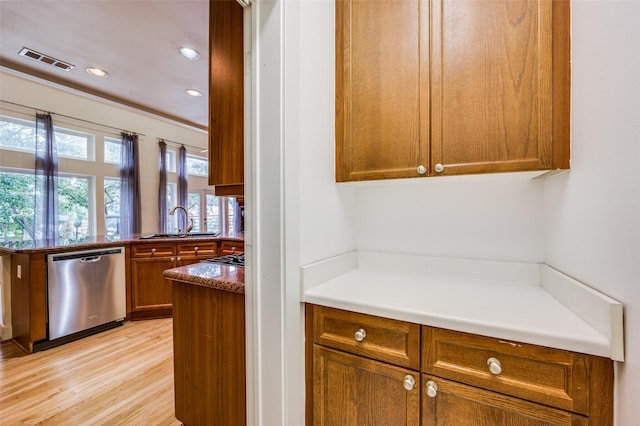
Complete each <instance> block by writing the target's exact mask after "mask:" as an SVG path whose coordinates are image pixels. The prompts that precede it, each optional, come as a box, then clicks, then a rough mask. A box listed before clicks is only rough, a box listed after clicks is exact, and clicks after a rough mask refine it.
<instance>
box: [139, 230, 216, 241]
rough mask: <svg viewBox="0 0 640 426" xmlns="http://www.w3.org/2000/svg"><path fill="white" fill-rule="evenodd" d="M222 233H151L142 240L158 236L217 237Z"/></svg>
mask: <svg viewBox="0 0 640 426" xmlns="http://www.w3.org/2000/svg"><path fill="white" fill-rule="evenodd" d="M218 235H220V234H219V233H218V232H189V233H188V234H187V235H184V234H183V233H179V234H178V233H173V234H150V235H145V236H144V237H140V239H141V240H150V239H156V238H195V237H217V236H218Z"/></svg>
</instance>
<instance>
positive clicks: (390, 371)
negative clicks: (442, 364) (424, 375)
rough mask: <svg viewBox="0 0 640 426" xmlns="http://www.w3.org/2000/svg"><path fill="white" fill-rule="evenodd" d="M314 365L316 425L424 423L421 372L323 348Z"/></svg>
mask: <svg viewBox="0 0 640 426" xmlns="http://www.w3.org/2000/svg"><path fill="white" fill-rule="evenodd" d="M314 364H315V366H316V368H315V375H314V392H315V395H314V400H315V401H316V405H315V408H314V425H322V426H337V425H340V426H362V425H385V426H386V425H390V426H392V425H398V426H401V425H402V426H405V425H406V426H409V425H414V426H418V425H419V424H420V390H419V387H418V383H419V381H420V380H419V379H420V377H419V373H417V372H415V371H412V370H408V369H405V368H401V367H396V366H392V365H389V364H385V363H382V362H379V361H374V360H371V359H367V358H364V357H360V356H355V355H351V354H347V353H344V352H340V351H335V350H332V349H327V348H324V347H322V346H319V345H315V348H314ZM408 377H411V378H412V379H413V380H414V381H415V385H414V386H413V388H412V389H410V390H407V389H405V387H404V382H405V380H409V379H408Z"/></svg>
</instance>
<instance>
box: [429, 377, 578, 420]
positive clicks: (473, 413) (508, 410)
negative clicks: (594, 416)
mask: <svg viewBox="0 0 640 426" xmlns="http://www.w3.org/2000/svg"><path fill="white" fill-rule="evenodd" d="M427 385H429V386H430V388H431V389H430V391H429V393H430V394H431V395H429V393H428V392H427ZM434 385H435V386H436V387H437V388H434ZM587 424H588V421H587V417H584V416H581V415H578V414H574V413H571V412H568V411H562V410H558V409H556V408H551V407H547V406H544V405H540V404H535V403H532V402H527V401H523V400H520V399H517V398H513V397H510V396H506V395H502V394H499V393H495V392H489V391H486V390H482V389H479V388H476V387H473V386H468V385H463V384H460V383H456V382H452V381H448V380H444V379H440V378H438V377H434V376H428V375H423V379H422V425H423V426H438V425H465V426H485V425H491V426H586V425H587Z"/></svg>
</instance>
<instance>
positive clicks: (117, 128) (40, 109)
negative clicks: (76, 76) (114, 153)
mask: <svg viewBox="0 0 640 426" xmlns="http://www.w3.org/2000/svg"><path fill="white" fill-rule="evenodd" d="M0 101H2V102H5V103H8V104H11V105H15V106H19V107H23V108H29V109H32V110H34V111H36V112H38V111H42V112H46V113H48V114H53V115H59V116H60V117H65V118H70V119H72V120H78V121H83V122H85V123H89V124H94V125H96V126H102V127H107V128H109V129H114V130H119V131H121V132H126V133H133V134H134V135H138V136H147V135H145V134H144V133H138V132H134V131H131V130H126V129H120V128H119V127H113V126H109V125H106V124H102V123H96V122H95V121H89V120H85V119H82V118H77V117H71V116H70V115H64V114H59V113H57V112H51V111H45V110H44V109H42V108H35V107H32V106H29V105H22V104H19V103H16V102H10V101H5V100H4V99H0Z"/></svg>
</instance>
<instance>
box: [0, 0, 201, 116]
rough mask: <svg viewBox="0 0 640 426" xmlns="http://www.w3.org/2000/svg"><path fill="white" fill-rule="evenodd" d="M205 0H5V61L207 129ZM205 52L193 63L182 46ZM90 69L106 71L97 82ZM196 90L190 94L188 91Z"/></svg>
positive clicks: (0, 55) (0, 54)
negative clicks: (50, 60) (61, 64)
mask: <svg viewBox="0 0 640 426" xmlns="http://www.w3.org/2000/svg"><path fill="white" fill-rule="evenodd" d="M208 38H209V2H208V0H134V1H131V0H82V1H79V0H0V65H2V66H3V67H4V68H10V69H13V70H18V71H22V72H25V73H28V74H31V75H35V76H37V77H42V78H45V79H47V80H51V81H55V82H57V83H61V84H63V85H67V86H70V87H73V88H75V89H80V90H83V91H87V92H90V93H92V94H94V95H98V96H101V97H104V98H107V99H110V100H115V101H117V102H121V103H124V104H127V105H129V106H134V107H138V108H140V109H143V110H146V111H149V112H153V113H156V114H159V115H162V116H165V117H168V118H171V119H174V120H177V121H180V122H183V123H186V124H189V125H192V126H195V127H199V128H203V129H206V128H207V126H208V117H207V115H208V94H207V91H208V58H209V54H208V50H209V42H208ZM183 46H184V47H191V48H193V49H196V50H198V51H199V52H200V55H201V56H200V59H199V60H197V61H189V60H187V59H185V58H183V57H182V56H180V55H179V54H178V49H179V48H180V47H183ZM23 47H28V48H30V49H33V50H35V51H37V52H40V53H43V54H45V55H48V56H52V57H54V58H56V59H59V60H62V61H65V62H68V63H71V64H73V65H75V68H74V69H72V70H71V71H68V72H67V71H63V70H60V69H58V68H56V67H54V66H51V65H47V64H43V63H41V62H37V61H35V60H33V59H30V58H26V57H23V56H20V55H19V54H18V52H20V50H21V49H22V48H23ZM87 67H99V68H102V69H104V70H106V71H108V72H109V78H106V79H100V78H97V77H94V76H92V75H90V74H88V73H87V72H86V71H85V69H86V68H87ZM190 88H193V89H197V90H199V91H200V92H202V96H201V97H192V96H189V95H187V94H186V93H185V90H186V89H190Z"/></svg>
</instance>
